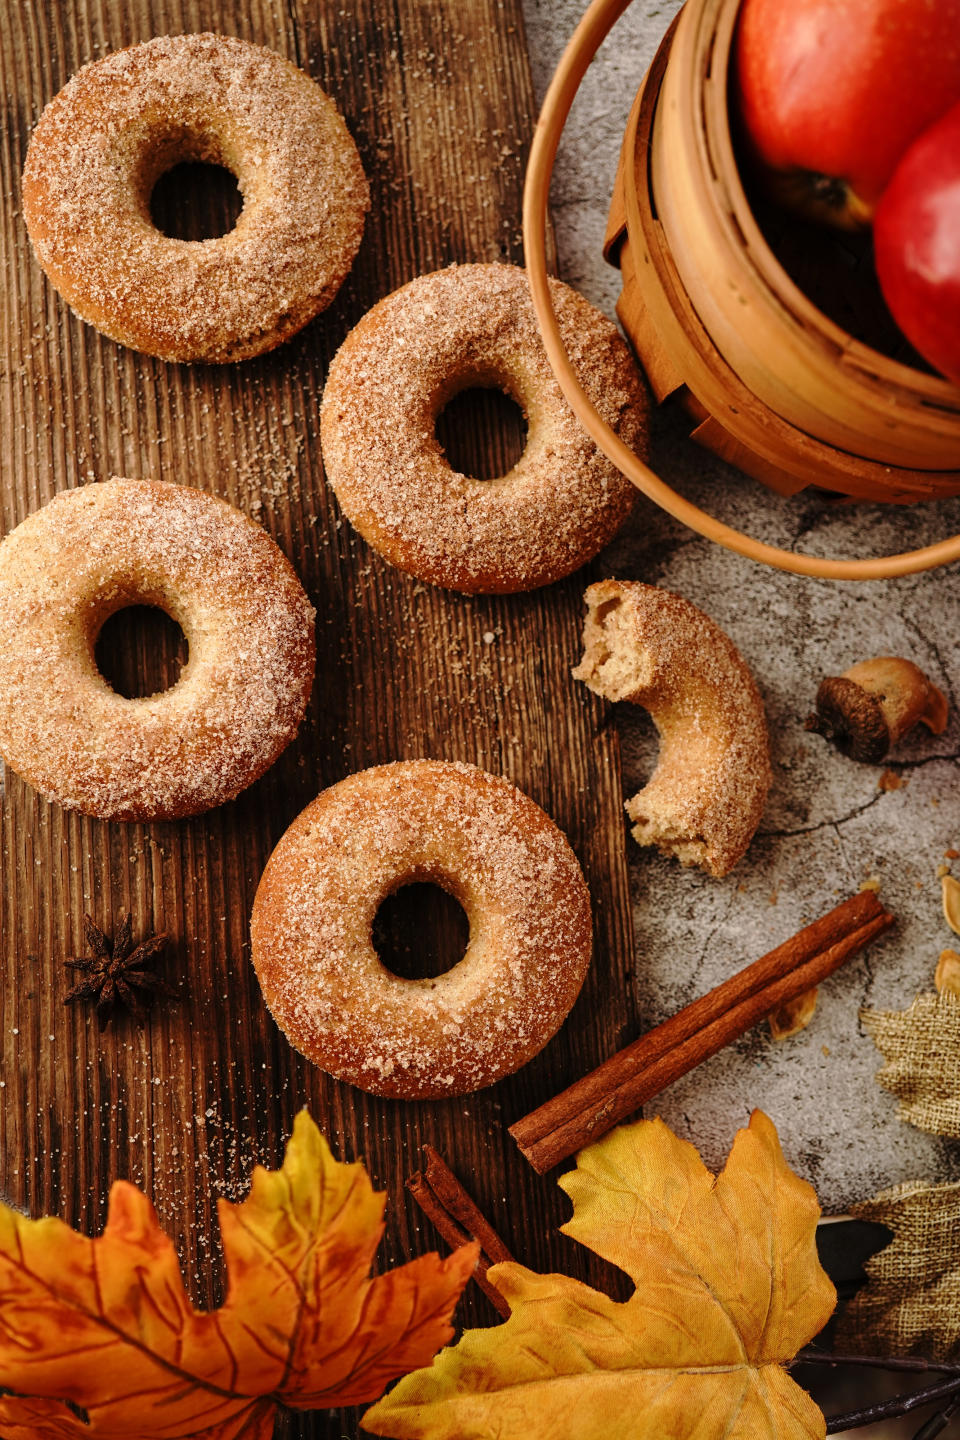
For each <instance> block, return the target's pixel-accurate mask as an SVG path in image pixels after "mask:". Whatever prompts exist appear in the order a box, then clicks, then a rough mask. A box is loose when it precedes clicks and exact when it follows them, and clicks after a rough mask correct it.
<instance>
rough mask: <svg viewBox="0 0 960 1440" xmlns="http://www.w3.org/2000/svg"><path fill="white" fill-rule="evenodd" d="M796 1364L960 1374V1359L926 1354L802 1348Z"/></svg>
mask: <svg viewBox="0 0 960 1440" xmlns="http://www.w3.org/2000/svg"><path fill="white" fill-rule="evenodd" d="M794 1365H867V1366H869V1367H870V1368H871V1369H874V1370H905V1371H910V1372H913V1373H916V1374H924V1373H928V1374H929V1373H933V1374H940V1375H957V1376H960V1361H957V1360H928V1359H927V1357H926V1356H925V1355H834V1354H832V1353H831V1352H829V1351H826V1350H812V1349H806V1350H800V1351H798V1353H797V1354H796V1355H795V1356H794V1358H793V1360H792V1362H791V1366H790V1368H791V1369H792V1368H793V1366H794Z"/></svg>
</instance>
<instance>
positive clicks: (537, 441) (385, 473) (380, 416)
mask: <svg viewBox="0 0 960 1440" xmlns="http://www.w3.org/2000/svg"><path fill="white" fill-rule="evenodd" d="M551 292H552V295H553V303H554V306H555V307H556V311H557V316H558V318H559V321H560V326H561V329H562V331H563V335H564V340H565V343H566V345H567V349H568V351H569V353H570V356H571V359H572V360H573V363H574V364H575V366H576V368H577V373H578V375H579V377H580V381H581V383H582V384H583V386H584V387H585V389H586V390H587V393H588V394H589V396H590V398H591V400H592V401H593V403H594V404H595V405H596V406H597V408H598V409H599V411H600V413H601V414H602V415H603V417H604V419H605V420H606V421H607V422H608V424H610V425H612V426H613V428H614V429H615V430H616V431H617V432H618V434H619V435H620V436H621V437H622V439H623V440H624V441H625V442H626V443H627V444H628V445H631V446H633V447H634V448H635V449H637V450H638V451H639V452H641V453H645V450H646V425H647V401H646V394H645V391H644V389H643V386H642V383H641V381H640V379H639V376H638V374H637V371H636V369H635V367H634V365H633V362H632V360H631V359H630V354H629V351H628V350H627V347H626V345H625V344H624V342H623V340H622V339H621V338H620V335H619V333H618V331H617V328H616V326H615V325H613V324H612V323H611V322H610V321H609V320H608V319H607V318H606V316H604V315H602V314H601V313H600V311H599V310H595V309H594V307H593V306H592V305H590V304H588V302H587V301H586V300H584V299H583V297H582V296H580V295H578V294H577V293H576V291H574V290H571V289H570V288H569V287H568V286H566V285H562V284H561V283H560V282H559V281H552V282H551ZM478 386H479V387H483V386H486V387H493V388H499V389H501V390H503V391H505V392H506V393H507V394H508V395H510V396H511V397H512V398H513V399H514V400H515V401H516V402H517V404H518V405H519V406H520V408H521V409H522V410H523V412H524V415H525V416H526V419H527V424H528V433H527V443H526V448H525V450H524V452H523V455H522V456H521V458H520V459H519V461H518V462H517V464H516V465H515V466H514V467H513V469H512V470H510V471H509V472H508V474H506V475H504V476H501V477H500V478H499V479H497V480H486V481H483V480H476V479H473V478H471V477H470V476H467V475H462V474H460V473H459V472H457V471H455V470H453V469H452V468H451V466H450V465H449V464H448V462H447V459H446V457H445V455H444V453H443V450H442V448H441V446H440V442H439V441H438V440H437V436H436V421H437V416H438V415H439V414H440V412H441V411H442V410H443V408H444V406H445V405H446V404H447V402H448V401H449V400H451V399H452V398H453V396H454V395H456V394H457V393H458V392H459V391H461V390H466V389H470V388H472V387H478ZM320 435H321V443H322V447H323V460H324V465H325V467H326V471H327V477H328V479H329V481H330V484H331V485H332V487H333V489H334V491H335V492H336V495H337V499H338V500H339V502H340V504H341V506H342V507H343V510H344V512H345V513H346V515H347V517H348V518H349V519H350V520H351V521H352V523H353V524H354V525H355V526H356V528H357V529H358V530H359V531H360V534H361V535H362V536H363V537H364V539H365V540H367V541H368V542H369V544H370V545H372V546H373V548H374V549H375V550H378V551H379V552H380V554H381V555H383V556H385V558H386V559H387V560H389V561H390V563H391V564H393V565H396V566H398V567H399V568H400V569H401V570H407V571H409V572H410V574H412V575H416V576H418V577H419V579H421V580H427V581H430V582H431V583H432V584H434V585H445V586H447V587H449V588H450V589H452V590H461V591H464V592H466V593H467V594H474V593H477V592H484V593H493V594H506V593H510V592H512V591H517V590H532V589H534V588H536V586H538V585H546V584H548V583H549V582H550V581H552V580H558V579H560V577H561V576H563V575H568V574H570V572H571V571H573V570H576V569H578V568H579V566H581V565H583V564H584V563H585V562H586V561H587V560H589V559H590V558H591V556H593V555H595V554H596V553H597V551H598V550H599V549H600V548H601V547H602V546H603V545H605V544H606V542H607V541H608V540H609V539H610V538H611V536H612V535H613V534H614V532H615V531H616V530H617V528H618V527H619V526H620V524H621V523H622V522H623V520H624V519H625V518H626V516H627V514H628V512H629V510H630V508H631V505H632V504H633V498H634V494H635V491H634V489H633V486H632V485H631V484H630V482H629V481H628V480H626V479H624V477H623V476H622V475H621V474H620V472H619V471H618V470H617V469H616V468H615V467H614V466H613V465H612V464H611V463H610V462H609V461H608V460H607V459H606V457H605V456H604V455H603V454H602V453H601V452H600V451H599V450H598V449H597V447H596V446H595V445H594V443H593V441H592V440H591V439H590V437H589V436H588V435H587V433H586V431H585V430H584V429H583V428H582V427H581V425H580V422H579V421H578V420H577V419H576V417H575V415H574V414H573V411H572V410H571V409H570V407H569V406H568V404H567V402H566V400H565V399H564V397H563V394H562V392H561V390H560V387H559V386H558V384H557V382H556V380H555V379H554V378H553V374H552V372H551V370H550V365H549V362H548V360H547V356H546V352H545V350H544V348H543V343H542V341H541V339H540V332H539V330H538V328H537V320H536V314H535V312H534V309H533V304H532V302H531V299H530V294H529V289H528V285H527V277H526V274H525V272H524V271H523V270H520V269H518V268H517V267H516V266H513V265H452V266H450V267H449V268H448V269H446V270H439V271H436V272H435V273H434V274H431V275H421V276H420V278H419V279H417V280H413V281H411V282H410V284H409V285H404V286H403V287H402V289H400V290H397V291H395V292H394V293H393V294H392V295H388V296H387V298H386V299H385V300H381V301H380V303H379V304H378V305H375V306H374V308H373V309H372V310H371V311H369V312H368V314H367V315H365V316H364V318H363V319H362V320H361V321H360V323H359V324H358V325H357V326H356V327H355V328H354V329H353V330H352V331H351V332H350V334H349V335H348V336H347V338H346V340H345V341H344V343H343V345H342V346H341V348H340V351H339V353H338V354H337V356H336V357H335V359H334V361H333V364H332V365H331V367H330V373H329V376H328V379H327V385H326V389H325V391H324V395H323V406H322V409H321V424H320Z"/></svg>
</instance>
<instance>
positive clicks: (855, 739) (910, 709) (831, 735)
mask: <svg viewBox="0 0 960 1440" xmlns="http://www.w3.org/2000/svg"><path fill="white" fill-rule="evenodd" d="M920 722H922V723H923V724H924V725H926V726H927V727H928V728H929V729H930V730H932V731H933V733H934V735H939V734H940V733H941V732H942V731H943V730H945V729H946V725H947V701H946V697H945V696H944V695H943V694H942V693H941V692H940V691H939V690H938V689H937V687H936V685H934V684H933V683H932V682H931V681H930V680H928V679H927V677H926V675H924V673H923V671H922V670H921V669H920V668H919V666H917V665H914V663H913V661H912V660H900V659H898V658H897V657H896V656H893V655H880V656H877V658H876V659H874V660H861V661H860V662H859V663H858V664H857V665H851V667H850V669H849V670H845V671H844V673H843V674H842V675H830V676H827V678H826V679H825V680H821V682H820V687H819V689H818V690H817V709H816V714H814V715H811V716H810V717H809V718H808V719H807V721H806V727H805V728H806V729H807V730H815V731H816V732H817V734H818V735H823V736H825V738H826V739H827V740H830V741H832V743H833V744H834V745H836V747H837V749H838V750H842V751H843V753H844V754H845V755H849V756H850V758H851V760H862V761H865V762H866V763H867V764H868V765H876V764H879V762H880V761H881V760H882V759H883V757H884V756H885V755H886V753H887V751H888V750H891V749H892V748H893V746H894V745H896V744H897V743H898V742H899V741H900V740H902V739H903V737H904V735H906V733H907V731H908V730H912V729H913V727H914V725H917V724H919V723H920Z"/></svg>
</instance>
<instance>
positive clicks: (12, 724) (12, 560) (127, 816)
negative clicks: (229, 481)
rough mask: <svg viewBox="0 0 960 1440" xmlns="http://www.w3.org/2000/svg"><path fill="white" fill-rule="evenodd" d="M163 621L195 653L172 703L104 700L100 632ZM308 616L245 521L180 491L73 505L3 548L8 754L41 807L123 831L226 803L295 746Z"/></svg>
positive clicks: (309, 670)
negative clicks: (114, 618) (158, 613)
mask: <svg viewBox="0 0 960 1440" xmlns="http://www.w3.org/2000/svg"><path fill="white" fill-rule="evenodd" d="M129 605H153V606H157V607H159V608H160V609H162V610H165V611H166V612H167V614H169V615H171V616H172V617H173V618H174V619H175V620H176V621H177V622H178V624H179V625H180V626H181V628H182V630H183V632H184V634H185V635H186V638H187V642H188V644H189V647H190V653H189V658H188V660H187V663H186V665H185V666H184V668H183V670H182V672H181V674H180V678H179V680H178V681H177V683H176V684H175V685H173V686H172V687H171V689H169V690H166V691H164V692H162V693H161V694H159V695H151V696H149V697H147V698H144V699H126V698H124V697H123V696H122V695H118V694H117V693H116V692H115V691H114V690H111V688H110V687H109V685H108V684H107V683H106V681H105V680H104V679H103V677H102V676H101V674H100V673H99V671H98V670H97V666H96V661H95V658H94V646H95V644H96V639H97V636H98V635H99V633H100V630H101V628H102V626H103V623H104V621H105V620H106V619H107V618H108V617H109V616H110V615H112V614H114V613H115V612H116V611H117V610H122V609H124V608H125V607H127V606H129ZM313 666H314V640H313V607H312V606H311V605H310V602H309V601H308V599H307V597H306V595H305V594H304V592H303V590H302V588H301V586H300V582H299V580H298V579H297V577H296V575H295V574H294V571H293V567H292V566H291V565H290V563H289V561H288V560H287V559H286V557H285V556H284V555H283V554H282V552H281V551H280V550H279V549H278V548H277V546H276V545H275V544H274V543H273V541H272V540H271V539H270V537H269V535H267V533H266V531H264V530H262V529H261V528H260V526H259V525H255V524H254V523H253V521H252V520H248V519H247V518H246V516H244V515H241V514H240V512H239V510H235V509H234V508H233V506H232V505H228V504H227V503H226V502H225V501H223V500H218V499H216V498H215V497H214V496H213V495H205V494H203V493H202V492H201V491H199V490H192V489H188V488H187V487H186V486H183V485H168V484H159V483H152V482H149V481H143V480H108V481H104V482H102V483H100V484H96V485H85V486H83V487H82V488H81V489H79V490H67V491H64V492H63V493H62V494H60V495H57V496H56V497H55V498H54V499H53V500H51V501H50V503H49V504H48V505H46V506H45V507H44V508H43V509H42V510H38V511H37V512H36V514H34V515H31V516H30V517H29V518H28V519H26V520H24V522H23V524H22V525H19V526H18V527H17V528H16V529H15V530H13V531H11V533H10V534H9V535H8V536H7V537H6V539H4V540H3V541H2V543H0V755H2V756H3V758H4V760H5V761H6V762H7V764H8V765H9V766H10V767H11V768H12V769H13V770H15V771H17V773H18V774H20V775H22V776H23V778H24V779H25V780H27V781H29V783H30V784H31V785H33V786H34V787H35V788H36V789H37V790H40V791H42V793H43V794H44V795H47V796H48V797H50V798H51V799H54V800H58V801H59V802H60V804H61V805H65V806H67V807H69V808H70V809H73V810H82V811H83V812H84V813H85V814H87V815H99V816H103V817H104V818H106V819H113V820H157V819H171V818H174V817H176V816H181V815H193V814H196V813H197V812H198V811H201V810H208V809H209V808H210V807H211V806H213V805H220V804H222V803H223V802H224V801H225V800H231V799H233V797H234V796H235V795H237V794H238V793H239V791H241V790H243V789H244V787H245V786H247V785H249V784H250V783H251V781H253V780H256V779H257V777H258V776H259V775H262V774H263V772H264V770H266V769H267V767H268V766H269V765H272V763H273V761H274V760H275V759H276V758H277V756H278V755H279V754H280V752H281V750H283V749H284V747H285V746H286V745H287V744H288V743H289V742H290V741H291V740H292V739H293V737H294V735H295V734H296V732H297V728H298V726H299V724H300V721H301V719H302V718H303V712H304V709H305V708H306V704H307V700H308V698H309V695H310V686H311V681H312V679H313Z"/></svg>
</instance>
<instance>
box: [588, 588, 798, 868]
mask: <svg viewBox="0 0 960 1440" xmlns="http://www.w3.org/2000/svg"><path fill="white" fill-rule="evenodd" d="M586 602H587V619H586V625H585V627H584V632H583V641H584V649H585V653H584V657H583V660H582V661H581V663H580V665H579V666H578V667H577V669H576V670H574V672H573V674H574V676H575V678H576V679H578V680H583V681H585V683H586V684H587V685H588V686H589V687H590V689H591V690H593V691H594V692H595V693H596V694H597V695H603V696H605V697H606V698H607V699H608V700H631V701H633V702H634V703H635V704H637V705H643V706H644V707H645V708H646V709H647V710H649V712H650V714H651V716H652V717H653V720H654V723H655V724H656V727H657V730H658V731H659V734H660V755H659V759H658V762H657V768H656V770H655V771H654V773H653V776H652V777H651V779H650V782H649V784H647V785H645V786H644V788H643V789H642V790H640V791H638V793H637V794H636V795H634V796H633V798H632V799H631V800H628V801H627V806H626V808H627V814H628V815H629V816H630V819H631V820H633V821H634V822H635V824H634V828H633V835H634V838H635V839H636V841H637V843H638V844H639V845H657V846H659V848H660V849H661V850H662V851H663V852H664V853H665V854H668V855H675V856H676V857H677V858H678V859H679V860H680V861H681V862H682V863H683V864H684V865H699V866H700V867H701V869H703V870H706V871H707V872H708V873H709V874H711V875H726V873H727V871H728V870H731V869H732V868H733V866H734V865H736V863H737V861H738V860H739V859H740V857H741V856H742V855H743V854H744V852H745V851H746V849H747V846H748V845H749V844H750V841H751V839H752V838H753V833H754V831H755V830H756V828H757V826H758V824H759V823H760V816H761V814H762V813H763V807H764V805H765V803H766V799H767V791H768V790H769V788H770V782H771V779H772V774H771V770H770V752H769V742H768V739H767V722H766V717H765V716H764V713H763V702H762V700H761V699H760V695H759V692H758V690H757V687H756V684H755V682H754V679H753V676H752V675H751V673H750V671H749V669H748V668H747V665H746V662H745V661H744V660H743V658H742V656H741V655H740V652H739V651H738V650H737V648H736V647H735V645H734V644H733V642H732V641H731V640H730V639H729V638H728V637H727V636H726V635H725V634H724V632H723V631H722V630H721V629H720V627H719V625H717V624H716V623H715V622H714V621H713V620H711V619H710V617H709V616H707V615H704V613H703V611H702V610H698V609H697V607H696V606H695V605H691V603H690V601H689V600H684V599H683V598H682V596H680V595H675V594H673V593H672V592H671V591H669V590H660V589H657V587H656V586H653V585H641V584H639V583H636V582H630V581H621V580H602V581H601V582H600V583H599V584H597V585H591V586H590V587H589V589H588V590H587V593H586Z"/></svg>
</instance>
